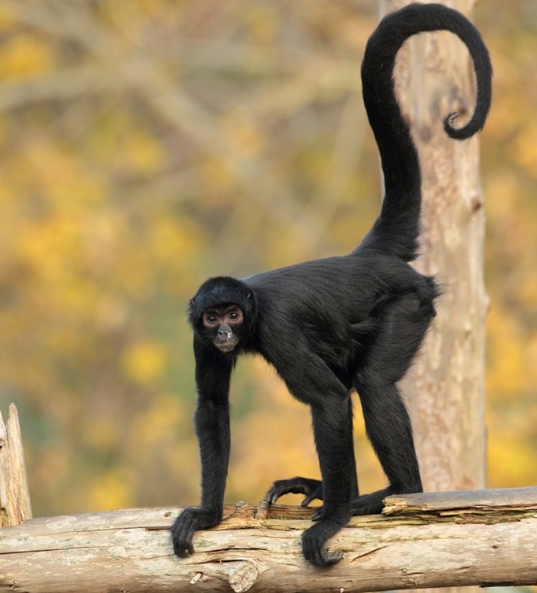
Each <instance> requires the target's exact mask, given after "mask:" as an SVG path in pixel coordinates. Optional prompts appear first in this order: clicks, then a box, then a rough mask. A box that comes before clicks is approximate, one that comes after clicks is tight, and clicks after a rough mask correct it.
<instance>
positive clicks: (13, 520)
mask: <svg viewBox="0 0 537 593" xmlns="http://www.w3.org/2000/svg"><path fill="white" fill-rule="evenodd" d="M31 518H32V506H31V504H30V491H29V489H28V478H27V476H26V464H25V462H24V451H23V448H22V438H21V429H20V424H19V415H18V413H17V408H16V407H15V405H14V404H11V405H10V406H9V416H8V420H7V422H6V423H5V424H4V421H3V419H2V415H1V414H0V527H10V526H15V525H20V524H21V523H22V522H23V521H26V519H31Z"/></svg>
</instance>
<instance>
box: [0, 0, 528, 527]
mask: <svg viewBox="0 0 537 593" xmlns="http://www.w3.org/2000/svg"><path fill="white" fill-rule="evenodd" d="M474 20H475V22H476V24H477V26H478V27H479V28H480V30H481V31H482V33H483V36H484V38H485V41H486V42H487V44H488V46H489V48H490V50H491V54H492V59H493V64H494V68H495V79H494V103H493V110H492V113H491V116H490V118H489V121H488V123H487V126H486V129H485V132H484V133H483V134H482V140H481V146H482V180H483V190H484V194H485V200H486V210H487V216H488V235H487V243H486V278H487V288H488V291H489V293H490V296H491V309H490V313H489V317H488V335H487V351H488V355H487V426H488V484H489V486H497V487H507V486H525V485H531V484H535V483H536V482H537V463H536V462H535V457H536V453H537V401H536V400H537V387H536V385H537V198H536V193H537V69H536V68H535V56H536V55H537V3H535V2H534V0H510V1H509V2H505V0H482V2H481V3H480V5H479V6H478V7H477V9H476V13H475V19H474ZM377 21H378V6H377V2H376V0H330V1H329V0H297V1H293V2H281V1H279V0H249V1H248V2H246V1H245V0H225V1H222V0H204V1H203V2H194V1H180V0H48V1H47V2H39V1H36V0H4V1H3V2H2V4H1V6H0V409H1V410H2V411H3V412H4V414H6V412H7V407H8V404H9V403H10V402H12V401H13V402H15V403H16V405H17V406H18V409H19V414H20V416H21V424H22V432H23V438H24V446H25V453H26V461H27V466H28V472H29V479H30V490H31V497H32V506H33V511H34V515H36V516H40V515H50V514H64V513H71V512H85V511H96V510H101V509H110V508H117V507H127V506H140V505H169V504H181V505H183V504H189V503H195V502H196V501H197V500H198V497H199V462H198V453H197V445H196V441H195V436H194V432H193V427H192V414H193V410H194V406H195V389H194V383H193V358H192V353H191V332H190V330H189V328H188V326H187V323H186V317H185V309H186V306H187V302H188V299H189V297H191V296H192V295H193V293H194V292H195V290H196V288H197V286H198V285H199V284H200V283H201V282H202V281H203V280H204V279H205V278H206V277H207V276H209V275H215V274H223V273H225V274H230V275H239V276H240V275H247V274H249V273H253V272H255V271H260V270H266V269H270V268H272V267H279V266H282V265H286V264H291V263H295V262H298V261H301V260H305V259H311V258H315V257H321V256H327V255H335V254H343V253H345V252H347V251H349V250H351V249H352V248H354V246H355V245H356V244H357V243H358V241H359V239H360V238H361V237H362V236H363V234H364V233H365V232H366V231H367V230H368V228H369V226H370V225H371V223H372V222H373V220H374V218H375V216H376V215H377V213H378V209H379V196H380V177H379V170H378V155H377V150H376V147H375V144H374V141H373V137H372V134H371V132H370V130H369V128H368V125H367V122H366V118H365V113H364V109H363V105H362V100H361V88H360V78H359V68H360V63H361V58H362V53H363V49H364V46H365V42H366V40H367V37H368V35H369V34H370V33H371V32H372V31H373V29H374V27H375V25H376V23H377ZM442 280H443V281H444V282H449V281H450V279H449V278H444V279H442ZM231 399H232V404H233V420H232V422H233V424H232V436H233V449H232V451H233V452H232V461H231V468H230V476H229V485H228V491H227V495H226V500H227V501H228V502H234V501H235V500H238V499H240V498H244V499H247V500H249V501H250V502H254V501H256V500H258V499H260V497H261V496H262V495H263V493H264V492H265V490H266V488H267V487H268V486H269V485H270V483H271V482H272V480H273V479H277V478H283V477H290V476H293V475H296V474H304V475H309V476H311V477H314V476H316V475H318V468H317V462H316V457H315V454H314V449H313V444H312V436H311V430H310V420H309V414H308V412H307V409H306V408H303V407H302V406H301V405H300V404H298V403H296V402H294V401H293V400H292V399H291V397H290V396H289V395H288V394H287V392H286V390H285V388H284V386H283V385H282V384H281V382H280V381H279V380H278V379H277V377H276V376H275V374H274V372H273V371H271V370H270V369H268V368H267V367H266V366H265V365H264V363H262V362H261V361H260V360H256V359H251V360H247V361H243V362H242V363H241V364H240V365H239V368H238V370H237V372H236V375H235V379H234V383H233V386H232V398H231ZM358 416H359V415H357V422H356V424H357V429H356V433H357V434H356V443H357V457H358V466H359V472H360V478H361V486H362V489H363V491H367V490H369V489H371V488H375V487H377V486H380V485H381V484H382V483H383V477H382V474H381V471H380V469H379V467H378V464H377V462H376V460H375V458H374V456H373V454H372V452H371V450H370V448H369V446H368V445H367V443H366V439H365V436H364V431H363V427H362V425H361V422H360V418H359V417H358Z"/></svg>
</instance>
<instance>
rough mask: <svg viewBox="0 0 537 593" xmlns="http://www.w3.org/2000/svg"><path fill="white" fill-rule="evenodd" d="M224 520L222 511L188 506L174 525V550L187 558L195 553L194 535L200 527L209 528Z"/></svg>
mask: <svg viewBox="0 0 537 593" xmlns="http://www.w3.org/2000/svg"><path fill="white" fill-rule="evenodd" d="M221 520H222V515H221V513H218V512H216V511H210V510H207V509H203V508H201V507H187V508H186V509H183V511H182V512H181V514H180V515H179V516H178V517H177V519H176V520H175V523H174V524H173V525H172V528H171V532H172V541H173V551H174V552H175V553H176V554H177V556H179V557H180V558H186V557H187V556H189V555H190V554H193V553H194V546H193V545H192V537H193V536H194V532H195V531H198V529H208V528H209V527H214V526H215V525H218V523H220V521H221Z"/></svg>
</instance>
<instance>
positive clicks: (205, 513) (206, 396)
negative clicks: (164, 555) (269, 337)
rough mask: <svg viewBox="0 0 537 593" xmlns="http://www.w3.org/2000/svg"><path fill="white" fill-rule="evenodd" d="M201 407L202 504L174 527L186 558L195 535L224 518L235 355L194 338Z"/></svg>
mask: <svg viewBox="0 0 537 593" xmlns="http://www.w3.org/2000/svg"><path fill="white" fill-rule="evenodd" d="M194 355H195V358H196V384H197V390H198V406H197V409H196V414H195V426H196V435H197V437H198V445H199V449H200V457H201V505H200V506H199V507H188V508H186V509H184V510H183V512H182V513H181V514H180V515H179V517H177V519H176V521H175V523H174V524H173V526H172V529H171V531H172V539H173V548H174V551H175V553H176V554H177V555H178V556H181V557H182V558H184V557H185V556H188V555H189V554H192V553H193V552H194V548H193V546H192V537H193V535H194V532H195V531H197V530H198V529H207V528H209V527H213V526H214V525H218V523H220V521H222V514H223V506H224V490H225V487H226V477H227V470H228V464H229V450H230V429H229V382H230V377H231V371H232V369H233V363H234V358H233V357H232V356H229V355H223V354H221V353H219V352H218V351H217V350H216V349H215V348H213V347H212V346H206V345H204V344H201V342H199V340H197V338H194Z"/></svg>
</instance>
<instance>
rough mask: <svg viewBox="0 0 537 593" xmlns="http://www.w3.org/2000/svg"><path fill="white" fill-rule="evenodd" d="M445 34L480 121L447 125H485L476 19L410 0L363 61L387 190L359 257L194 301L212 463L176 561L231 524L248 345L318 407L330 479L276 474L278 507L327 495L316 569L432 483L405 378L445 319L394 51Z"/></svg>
mask: <svg viewBox="0 0 537 593" xmlns="http://www.w3.org/2000/svg"><path fill="white" fill-rule="evenodd" d="M438 29H447V30H449V31H452V32H453V33H455V34H456V35H458V36H459V37H460V38H461V39H462V40H463V41H464V43H466V45H467V46H468V48H469V50H470V53H471V55H472V58H473V61H474V67H475V72H476V77H477V87H478V94H477V104H476V109H475V112H474V114H473V116H472V119H471V120H470V122H469V123H468V124H466V126H464V127H463V128H461V129H458V130H455V129H453V128H452V127H451V124H450V123H449V122H450V121H451V118H450V117H448V118H446V120H445V129H446V132H447V133H448V134H449V135H450V136H451V137H452V138H457V139H463V138H468V137H470V136H471V135H473V134H475V133H476V132H477V131H478V130H480V129H481V128H482V127H483V124H484V122H485V119H486V116H487V113H488V109H489V106H490V99H491V84H490V83H491V75H492V70H491V66H490V61H489V56H488V52H487V50H486V48H485V46H484V44H483V42H482V40H481V37H480V35H479V33H478V32H477V30H476V29H475V27H474V26H473V25H472V24H471V23H470V22H469V21H467V19H466V18H465V17H463V16H462V15H461V14H459V13H458V12H456V11H454V10H451V9H449V8H446V7H444V6H441V5H437V4H413V5H410V6H407V7H406V8H403V9H401V10H399V11H397V12H395V13H392V14H391V15H389V16H387V17H386V18H385V19H383V20H382V22H381V23H380V24H379V26H378V28H377V30H376V31H375V32H374V34H373V35H372V37H371V38H370V40H369V43H368V45H367V49H366V52H365V56H364V61H363V66H362V80H363V94H364V102H365V106H366V109H367V113H368V117H369V121H370V124H371V127H372V128H373V131H374V133H375V138H376V140H377V143H378V147H379V151H380V155H381V158H382V169H383V172H384V178H385V188H386V194H385V198H384V202H383V206H382V210H381V214H380V216H379V218H378V219H377V221H376V222H375V224H374V225H373V227H372V229H371V231H370V232H369V233H368V234H367V236H366V237H365V239H364V240H363V241H362V243H361V244H360V246H359V247H358V248H357V249H355V250H354V251H353V252H352V253H351V254H349V255H347V256H343V257H332V258H327V259H321V260H316V261H310V262H306V263H302V264H298V265H295V266H290V267H287V268H282V269H279V270H274V271H271V272H265V273H262V274H256V275H255V276H251V277H249V278H245V279H243V280H235V279H233V278H228V277H220V278H213V279H211V280H208V281H207V282H206V283H205V284H203V286H202V287H201V288H200V290H199V291H198V293H197V295H196V296H195V297H194V299H193V300H192V303H191V307H190V322H191V324H192V327H193V328H194V352H195V357H196V381H197V387H198V408H197V411H196V418H195V423H196V432H197V435H198V439H199V445H200V452H201V461H202V500H201V506H200V507H193V508H188V509H185V510H184V511H183V512H182V513H181V515H180V516H179V517H178V519H177V520H176V522H175V524H174V525H173V527H172V536H173V543H174V549H175V552H176V554H178V555H179V556H182V557H184V556H186V555H187V554H190V553H192V552H193V547H192V536H193V533H194V531H196V530H197V529H205V528H208V527H211V526H213V525H216V524H218V523H219V522H220V521H221V519H222V508H223V499H224V489H225V482H226V474H227V467H228V460H229V447H230V435H229V402H228V391H229V382H230V376H231V371H232V369H233V366H234V365H235V362H236V360H237V358H238V356H239V355H240V354H243V353H259V354H261V355H262V356H264V358H265V359H266V360H267V361H268V362H269V363H271V364H272V365H273V366H274V367H275V369H276V370H277V372H278V373H279V375H280V376H281V377H282V378H283V380H284V381H285V383H286V384H287V387H288V388H289V391H290V392H291V393H292V394H293V395H294V397H296V398H297V399H298V400H300V401H302V402H304V403H306V404H309V405H310V407H311V414H312V418H313V432H314V437H315V444H316V447H317V451H318V455H319V463H320V468H321V475H322V482H320V481H318V480H310V479H306V478H298V477H297V478H292V479H290V480H280V481H278V482H275V483H274V485H273V486H272V488H271V489H270V490H269V491H268V493H267V500H268V501H269V503H270V504H273V503H274V502H276V500H277V499H278V498H279V497H280V496H282V495H283V494H286V493H288V492H298V493H303V494H305V495H306V498H305V499H304V503H303V504H308V503H309V502H311V500H313V499H314V498H319V499H322V500H323V506H322V507H321V509H320V510H319V511H318V512H317V513H316V514H315V516H314V519H315V520H317V521H318V522H317V523H316V524H315V525H313V526H312V527H310V528H309V529H308V530H306V531H305V532H304V533H303V536H302V541H303V551H304V556H305V558H306V559H307V560H309V561H310V562H312V563H313V564H315V565H318V566H326V565H329V564H333V563H335V562H337V561H338V560H339V559H340V558H341V554H330V553H329V552H328V551H327V550H326V548H325V544H326V541H327V539H328V538H329V537H331V536H332V535H334V534H335V533H336V532H337V531H338V530H339V529H340V528H341V527H342V526H344V525H345V524H346V523H347V521H348V519H349V517H350V516H351V514H368V513H378V512H380V511H381V508H382V500H383V498H384V497H386V496H387V495H389V494H399V493H405V492H420V491H421V490H422V485H421V479H420V474H419V468H418V462H417V459H416V454H415V451H414V444H413V439H412V429H411V425H410V420H409V417H408V413H407V410H406V408H405V405H404V403H403V400H402V398H401V394H400V392H399V390H398V387H397V383H398V381H399V380H400V379H402V377H403V376H404V375H405V373H406V372H407V370H408V368H409V366H410V365H411V363H412V360H413V358H414V357H415V355H416V353H417V351H418V349H419V348H420V345H421V343H422V341H423V338H424V336H425V333H426V331H427V328H428V327H429V324H430V322H431V319H432V318H433V317H434V315H435V309H434V301H435V299H436V297H437V296H438V289H437V287H436V285H435V282H434V280H433V278H431V277H427V276H423V275H422V274H419V273H418V272H417V271H415V270H414V269H413V268H412V267H410V266H409V265H408V263H407V262H409V261H411V260H413V259H414V258H415V257H416V252H417V245H418V235H419V218H420V207H421V177H420V167H419V162H418V155H417V152H416V148H415V146H414V143H413V141H412V138H411V136H410V131H409V127H408V125H407V123H406V122H405V120H404V119H403V117H402V115H401V112H400V109H399V106H398V104H397V101H396V99H395V95H394V90H393V81H392V71H393V66H394V60H395V56H396V54H397V51H398V49H399V48H400V47H401V45H402V43H403V42H404V41H405V39H407V38H408V37H410V36H412V35H414V34H416V33H419V32H421V31H433V30H438ZM230 303H235V304H237V305H239V306H240V307H241V309H242V310H243V312H244V316H245V322H244V325H243V327H241V328H240V329H239V330H238V331H240V341H239V344H238V345H237V346H236V348H235V349H234V350H233V351H231V352H226V353H224V352H221V351H219V350H218V349H217V348H216V347H215V346H214V344H213V342H212V341H211V331H212V332H213V333H214V331H215V330H209V329H207V328H205V327H204V326H203V322H202V319H201V317H202V314H203V312H204V311H205V309H207V307H217V306H223V305H227V304H230ZM352 389H355V390H356V391H357V392H358V394H359V397H360V400H361V402H362V408H363V413H364V418H365V424H366V430H367V434H368V437H369V439H370V441H371V443H372V445H373V447H374V449H375V451H376V453H377V456H378V458H379V460H380V463H381V465H382V467H383V469H384V472H385V473H386V476H387V478H388V486H387V487H386V488H385V489H383V490H380V491H379V492H374V493H372V494H366V495H363V496H359V495H358V482H357V478H356V468H355V463H354V451H353V441H352V409H351V399H350V395H349V393H350V391H351V390H352Z"/></svg>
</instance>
